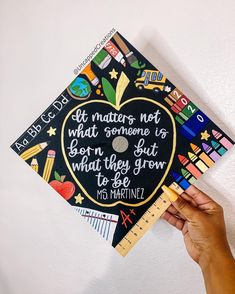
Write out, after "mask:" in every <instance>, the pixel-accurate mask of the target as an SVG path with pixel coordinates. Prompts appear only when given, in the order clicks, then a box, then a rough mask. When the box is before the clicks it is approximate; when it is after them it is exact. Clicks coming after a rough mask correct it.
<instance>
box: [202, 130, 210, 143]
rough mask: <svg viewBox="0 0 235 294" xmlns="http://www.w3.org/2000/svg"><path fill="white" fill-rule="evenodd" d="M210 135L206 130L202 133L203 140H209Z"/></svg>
mask: <svg viewBox="0 0 235 294" xmlns="http://www.w3.org/2000/svg"><path fill="white" fill-rule="evenodd" d="M210 136H211V135H210V134H208V132H207V130H205V131H204V132H203V133H201V140H206V141H207V140H208V138H210Z"/></svg>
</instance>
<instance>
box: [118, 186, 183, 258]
mask: <svg viewBox="0 0 235 294" xmlns="http://www.w3.org/2000/svg"><path fill="white" fill-rule="evenodd" d="M169 188H171V189H172V190H174V191H175V192H177V193H178V194H181V193H183V189H182V188H181V187H180V186H179V185H178V184H176V183H175V182H173V183H172V184H171V185H170V186H169ZM170 204H171V202H170V200H169V198H168V197H167V195H166V194H165V193H162V194H161V195H160V196H159V198H158V199H157V200H156V201H155V202H154V203H153V204H152V205H151V206H150V207H149V208H148V210H147V211H146V212H145V213H144V214H143V216H142V217H141V218H140V219H139V220H138V222H137V223H136V224H135V225H134V226H133V227H132V228H131V230H130V231H128V233H127V234H126V235H125V237H124V238H123V239H122V240H121V241H120V242H119V243H118V244H117V245H116V247H115V249H116V250H117V251H118V252H119V253H120V254H121V255H122V256H126V255H127V253H128V252H129V251H130V250H131V249H132V248H133V246H134V245H135V244H136V243H137V242H138V241H139V240H140V238H142V237H143V235H144V234H145V233H146V232H147V231H148V230H149V228H150V227H151V226H152V225H153V224H154V223H155V222H156V221H157V220H158V219H159V218H160V216H161V215H162V214H163V213H164V212H165V211H166V210H167V208H168V207H169V206H170Z"/></svg>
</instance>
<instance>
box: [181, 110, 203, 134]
mask: <svg viewBox="0 0 235 294" xmlns="http://www.w3.org/2000/svg"><path fill="white" fill-rule="evenodd" d="M208 122H209V118H208V117H207V116H206V115H205V114H204V113H203V112H201V111H200V110H198V111H197V112H195V114H194V115H192V116H191V117H190V118H189V119H188V120H187V121H186V122H185V123H184V124H182V125H181V127H180V133H181V134H182V135H183V136H184V137H185V138H187V139H189V140H192V139H193V138H194V137H196V136H197V134H199V133H200V132H201V131H202V130H203V129H205V126H206V124H207V123H208Z"/></svg>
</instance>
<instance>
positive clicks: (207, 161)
mask: <svg viewBox="0 0 235 294" xmlns="http://www.w3.org/2000/svg"><path fill="white" fill-rule="evenodd" d="M190 146H191V148H192V150H193V152H194V153H195V154H197V155H198V157H199V158H200V159H201V160H202V161H203V162H204V163H205V164H206V165H207V166H208V167H211V166H212V165H213V164H214V161H213V160H211V159H210V157H209V156H208V155H206V153H205V152H201V151H202V149H201V148H199V147H198V146H196V145H194V144H193V143H190Z"/></svg>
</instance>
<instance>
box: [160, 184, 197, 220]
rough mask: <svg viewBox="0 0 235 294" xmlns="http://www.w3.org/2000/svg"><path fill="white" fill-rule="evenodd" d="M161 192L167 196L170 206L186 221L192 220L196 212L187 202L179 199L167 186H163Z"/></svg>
mask: <svg viewBox="0 0 235 294" xmlns="http://www.w3.org/2000/svg"><path fill="white" fill-rule="evenodd" d="M162 190H163V191H164V193H165V194H166V195H167V196H168V198H169V200H170V201H171V203H172V205H173V206H174V207H175V208H176V209H177V210H178V211H179V212H180V213H181V214H182V215H183V216H184V217H185V218H186V219H187V220H188V221H190V220H193V217H194V215H195V212H198V210H197V209H196V208H195V207H194V206H192V205H191V204H190V203H189V202H188V201H186V200H185V199H184V198H182V197H180V195H178V194H177V193H176V192H175V191H173V190H171V189H170V188H168V187H167V186H165V185H163V186H162Z"/></svg>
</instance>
